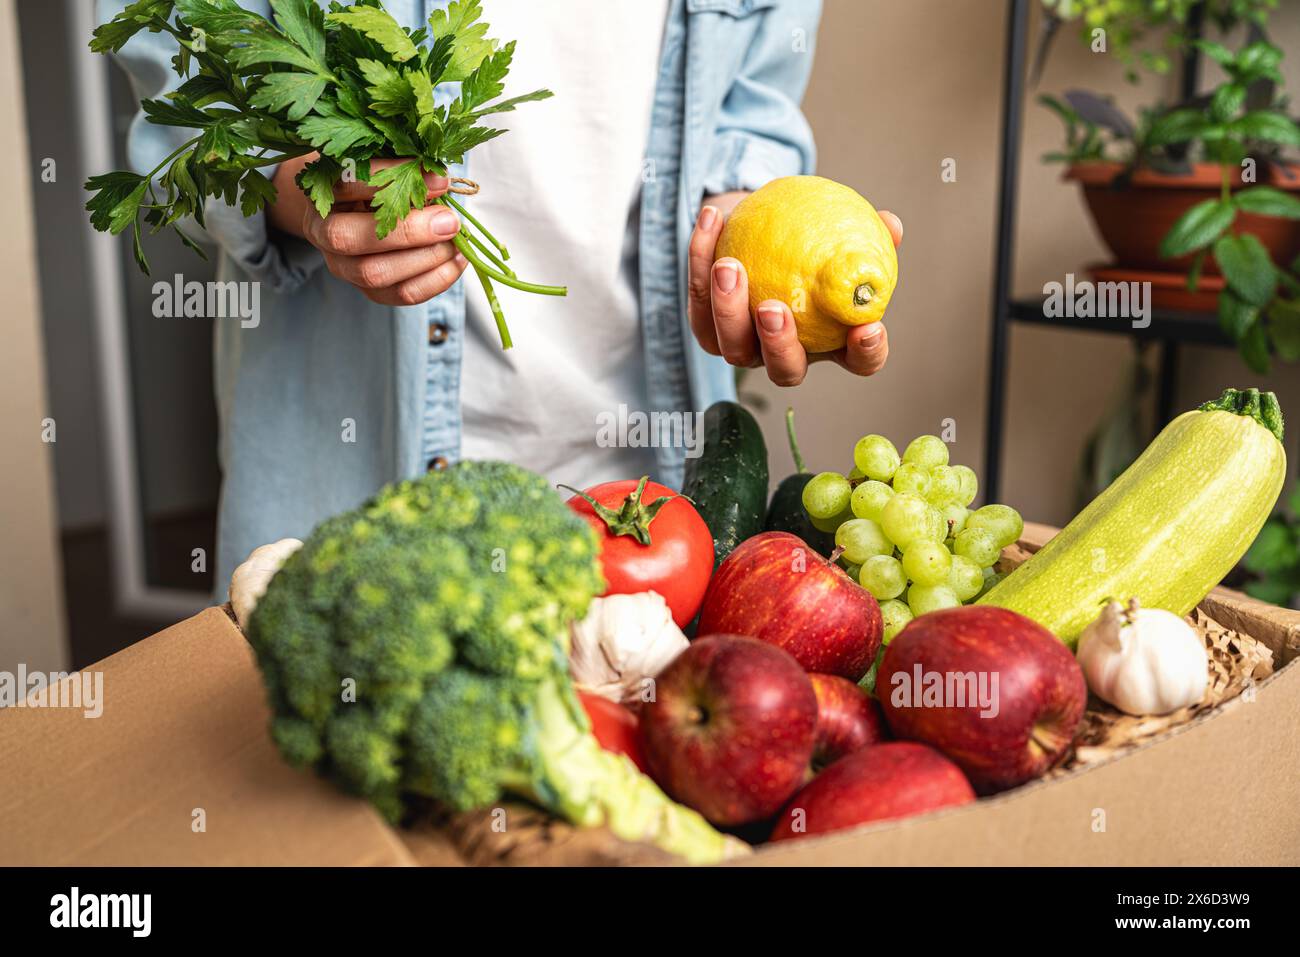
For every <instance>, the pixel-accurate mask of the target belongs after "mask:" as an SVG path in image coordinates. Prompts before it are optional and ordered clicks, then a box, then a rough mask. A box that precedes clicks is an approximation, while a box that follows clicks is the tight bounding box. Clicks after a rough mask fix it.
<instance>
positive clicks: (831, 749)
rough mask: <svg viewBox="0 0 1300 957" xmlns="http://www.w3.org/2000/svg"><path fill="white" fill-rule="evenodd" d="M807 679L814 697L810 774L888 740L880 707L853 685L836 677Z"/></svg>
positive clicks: (825, 676) (824, 676) (814, 676)
mask: <svg viewBox="0 0 1300 957" xmlns="http://www.w3.org/2000/svg"><path fill="white" fill-rule="evenodd" d="M808 678H809V680H810V681H812V686H813V692H814V693H815V694H816V695H817V732H816V734H815V735H814V740H813V756H812V766H813V770H816V771H819V770H821V769H822V768H824V767H826V765H828V764H830V763H832V762H834V761H837V760H839V759H840V758H842V757H844V756H845V755H846V754H852V753H853V752H854V751H861V750H862V749H863V748H865V747H867V746H868V745H872V744H879V743H880V742H881V741H883V740H885V739H886V738H887V737H889V729H888V728H887V727H885V719H884V717H883V716H882V715H881V713H880V705H879V704H877V703H876V701H875V699H874V698H872V697H871V695H869V694H867V693H866V692H865V691H863V690H862V689H861V688H859V687H858V686H857V685H855V684H854V683H853V682H852V681H849V680H848V679H846V678H840V677H839V676H837V675H819V674H812V675H809V676H808Z"/></svg>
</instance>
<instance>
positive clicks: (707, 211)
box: [695, 206, 718, 229]
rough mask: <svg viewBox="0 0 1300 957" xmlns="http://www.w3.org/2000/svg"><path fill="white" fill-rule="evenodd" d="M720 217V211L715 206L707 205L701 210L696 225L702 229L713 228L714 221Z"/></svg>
mask: <svg viewBox="0 0 1300 957" xmlns="http://www.w3.org/2000/svg"><path fill="white" fill-rule="evenodd" d="M717 218H718V211H717V209H716V208H714V207H713V206H705V207H704V208H703V209H702V210H700V218H699V219H698V220H696V223H695V225H696V226H698V227H699V228H700V229H712V228H713V223H714V222H715V221H716V220H717Z"/></svg>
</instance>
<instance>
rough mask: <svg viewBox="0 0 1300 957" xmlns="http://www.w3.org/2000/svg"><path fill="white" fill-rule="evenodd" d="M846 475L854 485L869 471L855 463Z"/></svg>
mask: <svg viewBox="0 0 1300 957" xmlns="http://www.w3.org/2000/svg"><path fill="white" fill-rule="evenodd" d="M845 477H846V478H847V479H848V480H849V484H850V485H852V484H853V483H854V482H861V481H862V480H863V479H864V478H866V477H867V473H866V472H864V471H862V469H860V468H858V467H857V466H856V465H855V466H853V468H851V469H849V471H848V474H847V475H846V476H845Z"/></svg>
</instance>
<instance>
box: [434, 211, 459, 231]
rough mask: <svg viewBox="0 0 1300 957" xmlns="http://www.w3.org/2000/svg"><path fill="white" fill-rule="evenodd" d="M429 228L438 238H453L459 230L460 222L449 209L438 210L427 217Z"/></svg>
mask: <svg viewBox="0 0 1300 957" xmlns="http://www.w3.org/2000/svg"><path fill="white" fill-rule="evenodd" d="M429 228H430V229H432V230H433V234H434V235H435V236H438V237H440V238H446V237H447V236H455V235H456V233H457V232H458V231H459V230H460V220H459V219H457V218H456V214H455V213H453V212H452V211H451V210H450V209H440V210H438V211H437V212H435V213H434V214H433V215H432V216H430V217H429Z"/></svg>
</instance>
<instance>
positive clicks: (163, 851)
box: [0, 527, 1300, 866]
mask: <svg viewBox="0 0 1300 957" xmlns="http://www.w3.org/2000/svg"><path fill="white" fill-rule="evenodd" d="M1050 531H1051V530H1046V529H1043V528H1042V527H1037V528H1035V527H1030V528H1029V529H1028V530H1027V532H1026V539H1028V540H1029V544H1030V545H1031V546H1034V545H1037V544H1040V543H1041V541H1043V540H1045V538H1046V537H1047V535H1048V534H1050ZM1203 607H1204V609H1205V611H1206V612H1207V613H1208V614H1210V615H1211V616H1212V617H1214V618H1216V619H1217V620H1218V621H1220V622H1221V623H1223V624H1224V625H1226V626H1228V627H1231V628H1235V629H1238V630H1240V631H1242V632H1245V633H1247V634H1250V635H1251V636H1253V637H1255V638H1257V639H1259V640H1260V641H1263V642H1265V643H1266V644H1267V645H1268V646H1269V648H1270V649H1271V650H1272V652H1273V654H1274V660H1275V662H1276V664H1277V670H1276V672H1275V673H1274V674H1273V675H1272V676H1271V677H1269V678H1268V679H1266V680H1265V681H1263V682H1261V683H1260V684H1259V686H1258V688H1257V689H1256V690H1255V694H1254V695H1253V700H1245V699H1243V698H1237V699H1234V700H1232V701H1229V702H1227V703H1226V704H1225V705H1223V706H1222V707H1220V708H1217V709H1215V710H1214V711H1211V712H1208V713H1207V714H1206V715H1204V716H1203V717H1201V718H1200V719H1198V720H1195V721H1193V722H1191V723H1189V724H1187V725H1184V726H1181V727H1178V728H1175V729H1174V730H1172V731H1171V732H1169V733H1167V734H1164V735H1162V736H1160V737H1158V738H1156V739H1155V740H1153V741H1151V742H1150V743H1148V744H1146V745H1145V746H1143V747H1140V748H1138V749H1136V750H1134V751H1132V752H1129V753H1126V754H1124V755H1122V756H1120V757H1117V758H1115V759H1113V760H1110V761H1107V762H1104V763H1101V764H1096V765H1091V766H1089V767H1086V768H1083V769H1080V770H1078V771H1073V772H1070V773H1067V774H1065V775H1062V776H1060V777H1057V778H1054V779H1051V780H1043V781H1039V782H1035V783H1031V784H1029V785H1026V786H1024V787H1022V788H1019V789H1017V790H1015V791H1011V792H1008V793H1006V794H1003V795H999V796H997V797H993V798H987V799H983V800H980V801H978V802H976V803H974V804H971V805H967V806H965V807H961V808H957V809H953V810H950V811H944V812H939V813H937V814H933V815H928V816H925V817H920V818H914V819H911V820H907V821H902V822H898V823H885V824H880V825H875V826H871V827H867V828H864V829H860V830H857V831H853V832H846V833H841V834H834V835H829V836H826V837H821V838H808V839H805V840H802V841H793V842H789V843H787V844H784V845H774V846H772V847H768V848H762V849H760V850H759V851H758V852H757V853H756V854H755V855H754V856H753V857H752V858H749V859H747V860H746V861H745V862H743V863H748V864H755V865H809V864H819V865H820V864H834V865H846V864H874V865H881V864H1009V865H1010V864H1039V865H1043V864H1046V865H1056V864H1070V865H1076V864H1121V865H1133V864H1154V865H1161V864H1163V865H1201V866H1205V865H1224V864H1253V865H1277V864H1297V863H1300V665H1297V662H1296V659H1297V658H1300V613H1297V612H1293V611H1288V610H1285V609H1279V608H1275V607H1273V606H1269V605H1263V604H1260V603H1258V602H1254V601H1251V600H1250V599H1248V598H1246V597H1245V596H1242V595H1238V594H1235V593H1232V592H1227V591H1223V590H1216V592H1215V593H1214V594H1212V595H1211V596H1210V597H1209V598H1207V599H1206V601H1205V603H1204V605H1203ZM96 668H97V669H102V670H103V672H104V708H103V714H102V716H101V717H99V718H86V717H83V716H82V713H81V712H80V711H72V710H52V709H5V710H0V768H3V772H4V779H5V787H4V788H3V789H0V864H128V865H129V864H412V863H423V864H455V863H459V862H460V859H461V858H460V856H459V855H458V853H457V850H456V841H455V840H453V838H452V837H451V836H450V835H449V833H448V832H447V831H446V830H445V829H444V830H434V829H430V828H424V829H420V830H417V831H404V832H401V833H400V834H399V832H396V831H394V830H392V829H390V828H389V827H388V826H387V825H386V824H384V822H383V821H382V820H381V819H380V818H379V817H378V815H377V814H376V813H375V812H374V811H373V810H371V808H370V807H369V806H368V805H366V804H364V803H362V802H360V801H358V800H355V799H353V798H349V797H347V796H345V795H342V794H340V793H339V792H337V791H336V790H335V789H334V788H333V787H332V786H330V785H329V784H327V783H325V782H323V781H320V780H318V779H316V778H315V777H313V776H312V775H310V774H307V773H303V772H298V771H295V770H293V769H290V768H289V767H287V766H286V765H284V763H283V762H282V761H281V760H280V758H279V756H278V754H277V753H276V751H275V749H274V747H273V746H272V744H271V742H270V740H269V738H268V736H267V732H266V728H267V710H266V704H265V701H264V693H263V689H262V683H261V679H260V677H259V675H258V673H257V670H256V666H255V664H254V662H253V658H252V654H251V651H250V649H249V648H248V646H247V644H246V642H245V641H244V638H243V636H242V634H241V633H240V632H239V630H238V628H237V627H236V626H235V624H234V622H233V621H232V620H231V619H230V617H229V616H228V615H226V614H225V613H224V611H222V610H221V609H215V608H214V609H209V610H207V611H205V612H203V613H201V614H199V615H197V616H195V617H194V618H191V619H189V620H188V621H184V622H181V623H180V624H178V625H175V626H174V627H172V628H169V629H167V630H166V631H163V632H161V633H159V634H157V635H154V636H153V637H151V638H148V639H146V640H144V641H142V642H140V643H139V644H137V645H134V646H132V647H131V648H128V649H126V650H125V651H123V652H121V653H119V654H117V655H114V656H113V657H111V658H109V659H107V660H105V661H104V662H103V663H101V664H100V665H98V666H96ZM199 810H201V811H202V813H203V823H204V829H203V830H201V831H196V830H195V824H194V822H195V820H196V813H197V811H199ZM538 817H540V815H539V816H538ZM463 824H464V822H462V825H463ZM462 829H463V827H462ZM568 830H569V832H571V830H572V829H568ZM563 831H564V828H563V827H562V826H560V827H558V828H556V829H555V830H553V831H552V832H551V833H550V834H548V836H547V837H546V842H544V843H543V844H542V851H541V852H538V853H532V854H524V853H515V854H512V855H509V856H508V857H507V859H514V860H524V861H527V862H529V863H562V862H566V860H568V861H571V860H574V859H582V860H592V859H593V858H592V856H591V854H590V853H589V850H590V848H589V847H588V848H587V851H586V852H584V855H583V856H582V857H581V858H575V857H571V856H568V855H566V854H565V853H562V852H561V851H560V850H550V851H548V850H547V848H551V849H556V848H563V847H564V846H565V844H564V841H565V838H564V837H563V836H561V837H559V838H557V837H556V834H557V833H561V834H562V832H563ZM515 840H516V844H517V843H518V841H517V838H516V839H515ZM477 843H480V844H481V843H483V842H482V841H481V840H480V841H478V842H477ZM575 843H582V842H575ZM586 843H587V844H588V845H589V844H590V843H591V842H586ZM610 858H612V859H618V854H617V853H613V852H611V854H610ZM624 859H626V860H630V861H646V860H654V858H646V857H643V856H642V857H638V856H637V855H628V856H627V857H625V858H624Z"/></svg>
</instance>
